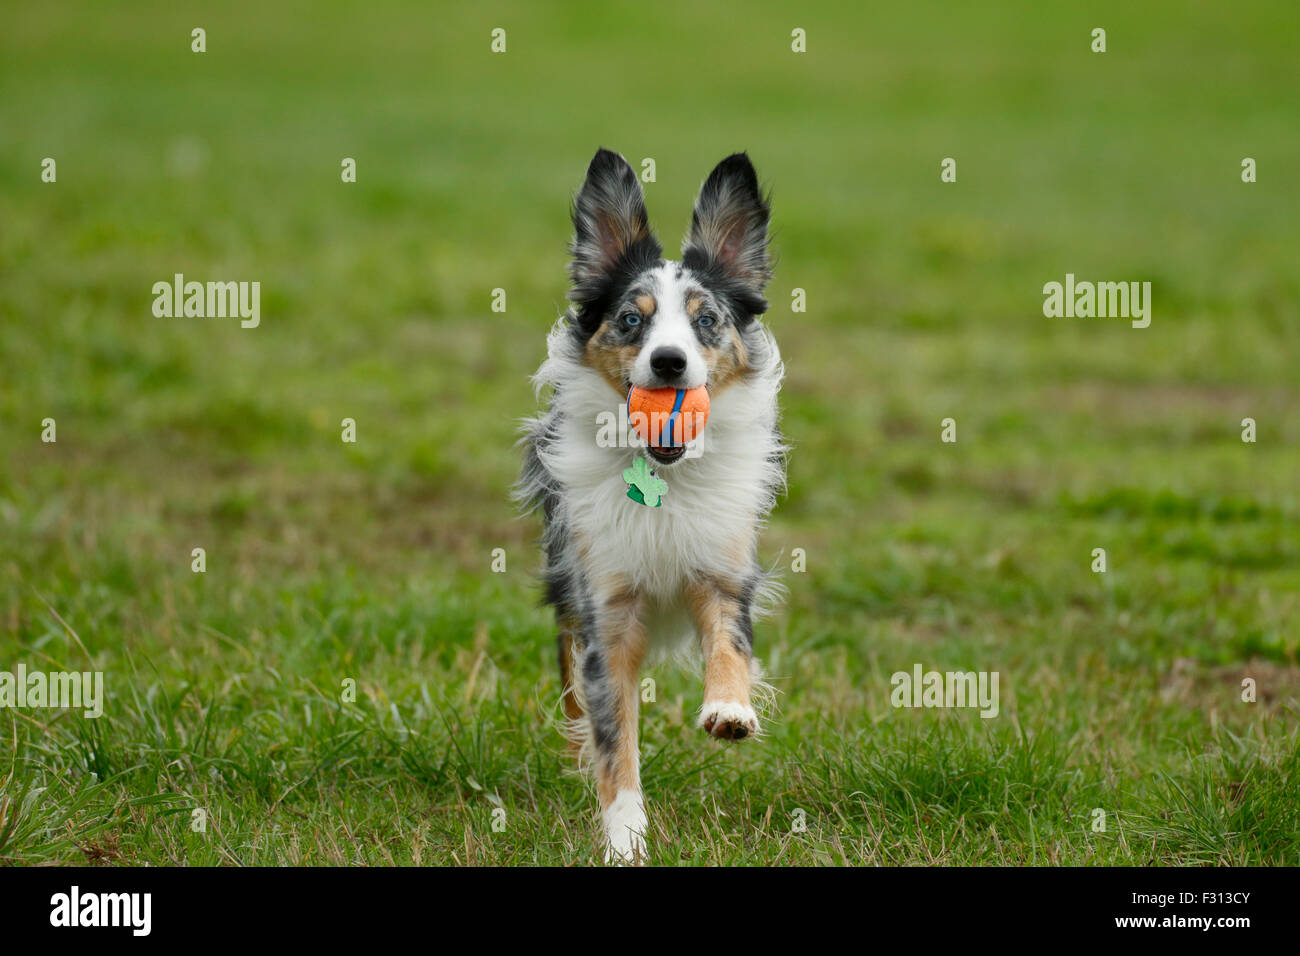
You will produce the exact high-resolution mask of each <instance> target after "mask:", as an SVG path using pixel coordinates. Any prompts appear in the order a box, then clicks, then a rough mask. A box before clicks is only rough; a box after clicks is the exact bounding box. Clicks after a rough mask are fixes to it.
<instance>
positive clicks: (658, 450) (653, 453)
mask: <svg viewBox="0 0 1300 956" xmlns="http://www.w3.org/2000/svg"><path fill="white" fill-rule="evenodd" d="M646 451H648V452H650V457H651V458H653V459H654V460H655V461H657V462H659V464H661V465H671V464H672V463H673V462H675V461H677V460H678V459H679V458H681V457H682V455H684V454H686V446H685V445H673V446H671V447H666V448H665V447H662V446H660V445H646Z"/></svg>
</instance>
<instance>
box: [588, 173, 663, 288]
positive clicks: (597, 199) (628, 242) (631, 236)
mask: <svg viewBox="0 0 1300 956" xmlns="http://www.w3.org/2000/svg"><path fill="white" fill-rule="evenodd" d="M570 251H571V252H572V253H573V261H572V263H570V265H569V272H570V274H571V275H572V276H573V292H572V294H571V295H570V298H572V299H573V301H574V302H577V303H579V304H581V305H589V304H592V303H593V302H594V301H596V300H598V299H600V298H601V297H602V296H603V294H604V293H605V291H606V290H607V288H608V285H609V280H610V279H611V278H612V277H613V276H615V275H616V274H619V273H621V272H625V271H630V270H631V269H632V268H640V267H645V266H648V265H649V264H651V263H653V262H655V261H657V260H658V259H659V256H660V253H662V252H663V248H662V247H661V246H660V245H659V241H658V240H657V239H655V237H654V234H653V233H652V232H651V231H650V218H649V216H647V215H646V210H645V197H644V196H643V195H642V193H641V182H640V180H638V179H637V176H636V173H635V172H633V171H632V167H631V166H629V165H628V162H627V160H626V159H624V158H623V157H622V156H620V155H619V154H618V153H615V152H611V151H610V150H608V149H599V150H597V151H596V155H595V156H594V157H593V158H592V160H591V165H590V166H588V167H587V180H586V182H584V183H583V184H582V188H581V189H580V190H578V195H577V197H576V198H575V199H574V201H573V245H572V246H571V248H570Z"/></svg>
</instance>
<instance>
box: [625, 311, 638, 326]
mask: <svg viewBox="0 0 1300 956" xmlns="http://www.w3.org/2000/svg"><path fill="white" fill-rule="evenodd" d="M623 324H624V325H626V326H627V327H628V328H629V329H633V328H636V327H637V326H638V325H640V324H641V316H640V315H639V314H638V313H636V312H625V313H624V314H623Z"/></svg>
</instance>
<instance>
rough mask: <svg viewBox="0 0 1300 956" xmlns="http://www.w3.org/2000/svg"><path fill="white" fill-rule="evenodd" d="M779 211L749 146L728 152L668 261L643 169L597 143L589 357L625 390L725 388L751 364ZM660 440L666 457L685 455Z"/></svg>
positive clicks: (583, 239)
mask: <svg viewBox="0 0 1300 956" xmlns="http://www.w3.org/2000/svg"><path fill="white" fill-rule="evenodd" d="M770 216H771V213H770V209H769V207H768V203H767V201H766V200H765V198H764V197H763V195H762V193H760V191H759V186H758V176H757V174H756V173H755V172H754V166H753V164H752V163H750V161H749V157H748V156H747V155H745V154H744V153H736V154H735V155H732V156H728V157H727V158H726V159H724V160H723V161H722V162H721V163H719V164H718V165H717V167H716V168H715V169H714V170H713V172H712V173H710V174H709V178H708V179H706V180H705V182H704V185H703V186H702V187H701V189H700V194H699V198H697V199H696V201H695V212H694V215H693V216H692V218H691V228H690V232H689V234H688V235H687V237H686V240H685V242H684V243H683V245H682V259H681V261H680V262H671V261H665V260H664V259H663V258H662V257H661V253H662V251H663V249H662V247H661V246H660V245H659V241H658V240H657V239H656V238H655V236H654V233H653V232H651V230H650V221H649V217H648V216H647V215H646V208H645V198H644V196H643V195H642V192H641V183H640V181H639V180H638V178H637V176H636V173H635V172H633V170H632V167H631V166H629V165H628V163H627V160H625V159H624V158H623V157H622V156H620V155H618V154H617V153H613V152H610V151H609V150H607V149H602V150H599V151H598V152H597V153H596V155H595V157H594V158H593V159H592V161H591V165H590V166H589V167H588V169H587V179H586V182H584V183H583V185H582V188H581V189H580V190H579V191H578V195H577V198H576V199H575V200H574V206H573V227H574V238H573V246H572V253H573V261H572V264H571V266H570V271H571V274H572V276H573V289H572V291H571V292H570V294H569V298H570V299H571V300H572V301H573V304H574V315H575V317H576V321H575V322H574V323H573V334H574V335H576V336H577V337H578V339H579V341H580V342H581V344H582V360H583V362H585V363H586V364H587V365H589V366H590V367H591V368H593V369H595V370H596V371H598V372H599V373H600V374H601V375H602V376H604V378H605V379H606V380H607V381H608V382H609V384H610V386H611V387H612V388H614V389H615V390H616V391H617V392H618V393H620V394H622V395H626V394H627V389H628V387H629V386H631V385H638V386H641V387H643V388H695V387H698V386H701V385H703V386H707V387H708V388H709V390H710V392H711V393H712V394H714V395H716V394H717V393H718V392H720V391H721V390H723V389H725V388H726V387H727V386H728V385H731V384H733V383H734V382H736V381H738V380H740V379H742V378H743V377H745V376H746V375H747V374H749V373H751V372H753V371H754V368H755V366H754V364H753V360H754V358H755V355H754V353H755V352H756V351H758V350H761V348H762V347H763V337H762V336H763V333H762V332H761V330H760V329H759V328H758V322H757V321H756V320H757V318H758V317H759V316H760V315H762V314H763V313H764V312H766V311H767V300H765V299H764V298H763V288H764V286H765V285H766V284H767V281H768V279H769V278H770V268H771V265H770V261H769V258H768V221H769V219H770ZM650 450H651V453H652V454H654V455H655V457H656V458H658V459H660V460H661V461H664V462H666V461H670V460H674V459H675V458H676V457H678V456H679V455H680V449H656V448H652V449H650Z"/></svg>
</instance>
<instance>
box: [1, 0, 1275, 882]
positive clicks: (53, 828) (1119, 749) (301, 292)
mask: <svg viewBox="0 0 1300 956" xmlns="http://www.w3.org/2000/svg"><path fill="white" fill-rule="evenodd" d="M442 6H443V7H445V9H444V8H440V9H437V10H436V11H435V10H432V9H430V8H429V7H428V6H427V5H419V4H410V5H404V4H398V3H393V2H387V3H385V2H380V3H376V4H370V5H368V6H367V7H366V11H365V13H364V14H362V13H359V12H356V11H355V10H351V9H349V8H345V7H344V6H343V5H341V4H338V5H332V4H331V5H322V4H312V5H306V4H302V5H297V6H294V7H290V8H287V9H286V8H284V7H282V6H281V5H269V4H233V5H224V6H223V7H221V8H220V9H213V10H200V8H198V7H197V6H196V7H194V8H187V7H186V6H184V5H180V6H177V5H157V4H143V3H140V4H113V5H111V7H105V6H104V5H102V4H90V3H85V4H48V5H43V6H36V7H27V8H24V9H23V10H22V11H21V13H12V14H11V15H10V16H9V17H7V18H6V19H7V23H6V28H5V29H4V30H2V31H0V449H2V453H0V670H12V669H14V668H15V667H16V665H17V664H18V663H19V662H22V663H25V664H26V665H27V666H28V667H29V668H32V669H44V670H62V669H74V668H75V669H91V668H93V669H98V670H102V671H104V672H105V681H106V687H107V694H108V700H107V703H106V713H105V715H104V716H103V717H102V718H100V719H99V720H97V721H95V720H84V719H82V718H81V717H80V716H78V715H76V714H74V713H72V712H66V711H57V710H14V709H5V710H0V862H6V863H21V864H35V863H51V862H56V863H76V862H85V861H87V860H90V861H106V862H114V863H131V864H191V865H207V864H223V865H224V864H298V863H302V864H320V863H325V864H349V865H351V864H357V863H362V864H384V863H399V864H405V863H422V864H429V863H438V864H570V863H579V864H584V863H590V862H593V861H596V860H598V859H599V847H598V842H597V828H596V813H595V809H594V808H595V803H594V796H593V795H592V793H591V790H590V786H589V785H588V784H587V783H586V782H584V781H583V779H582V778H580V777H577V776H575V775H573V774H572V773H570V772H569V770H568V768H569V761H568V759H567V757H566V756H565V755H564V753H563V746H562V742H561V738H560V736H559V734H558V733H557V731H556V713H557V706H558V694H559V688H558V685H557V675H556V673H555V668H554V664H553V656H554V655H553V646H554V645H553V631H552V624H551V622H550V619H549V615H548V614H547V612H545V611H543V610H541V609H539V608H538V607H537V605H536V602H537V598H538V589H537V586H536V580H535V572H536V568H537V563H538V562H537V558H536V556H535V553H534V550H533V546H532V541H533V539H534V538H535V536H536V535H537V533H538V530H539V528H538V526H537V523H536V522H535V521H534V520H531V519H520V518H518V517H516V516H515V514H514V513H513V511H512V509H511V506H510V504H509V502H508V491H509V486H510V484H511V482H512V480H513V477H514V475H515V472H516V468H517V454H516V452H515V450H514V448H513V447H512V443H513V440H514V437H515V427H516V426H515V421H516V419H517V418H519V417H520V416H522V415H525V414H527V413H529V412H530V411H531V409H532V408H533V399H532V393H531V387H530V385H529V383H528V375H529V374H530V373H531V372H532V371H533V369H534V368H535V367H536V366H537V364H538V363H539V362H540V360H541V358H542V354H543V341H542V339H543V335H544V333H545V330H546V329H547V327H548V326H549V325H550V323H551V322H552V321H553V320H554V318H555V317H556V315H557V314H558V310H559V309H560V308H561V306H562V301H563V296H564V291H565V284H564V273H563V270H564V265H565V259H564V245H565V242H566V239H567V232H568V225H567V221H566V212H567V208H566V203H567V200H568V198H569V196H570V195H571V193H572V191H573V190H574V189H575V188H576V186H577V185H578V183H579V180H580V177H581V173H582V171H583V169H584V165H585V163H586V161H587V160H588V159H589V158H590V155H591V153H592V152H593V151H594V149H595V147H596V146H597V145H602V144H603V145H607V146H610V147H613V148H617V149H619V150H620V151H622V152H623V153H624V154H625V155H627V156H628V157H629V158H630V159H632V160H633V162H634V163H637V164H638V165H639V160H640V159H641V158H642V157H647V156H650V157H654V158H655V160H656V162H657V171H658V181H657V182H655V183H652V184H649V185H647V200H648V203H649V206H650V211H651V215H652V218H653V219H654V220H655V222H656V225H657V227H658V229H659V232H660V235H661V236H662V237H664V239H665V241H666V244H668V245H671V242H672V241H673V240H675V239H676V237H677V236H679V235H680V233H681V231H682V230H683V229H684V226H685V224H686V219H687V215H688V212H689V208H690V202H691V199H692V198H693V194H694V190H695V189H696V188H697V187H698V184H699V182H700V180H701V179H702V178H703V176H704V175H705V174H706V173H707V171H708V169H709V168H710V167H711V165H712V163H714V162H716V161H717V160H718V159H719V158H721V157H722V156H723V155H725V154H726V153H728V152H730V151H732V150H734V149H738V148H744V149H748V150H749V151H750V153H751V155H752V156H753V157H754V159H755V161H756V163H757V164H758V167H759V170H760V173H761V174H762V175H763V176H764V178H765V179H766V180H767V181H769V182H770V183H771V184H772V186H773V187H774V190H775V226H776V234H777V236H776V246H777V249H778V252H779V255H780V262H779V266H778V271H777V278H776V280H775V282H774V284H773V286H772V287H771V289H770V290H769V293H770V295H769V297H770V299H771V301H772V303H773V309H772V312H771V314H770V323H771V325H772V327H773V328H774V330H775V332H776V334H777V335H778V337H779V339H780V340H781V342H782V346H783V351H784V354H785V356H786V359H787V368H788V381H787V386H786V388H785V390H784V391H783V393H782V394H783V402H784V408H785V427H786V431H787V432H788V435H789V437H790V439H791V440H792V442H793V444H794V446H795V450H794V452H793V455H792V458H791V469H790V476H791V481H790V492H789V495H788V497H787V498H786V499H785V500H784V501H783V502H782V504H781V505H780V507H779V508H778V510H777V513H776V515H775V517H774V519H773V521H772V524H771V527H770V529H769V531H768V533H767V535H766V537H765V542H764V553H765V555H766V556H767V557H768V558H769V559H771V560H775V561H779V562H780V564H781V565H782V566H784V567H786V568H788V566H789V563H790V556H791V554H792V552H793V549H795V548H803V549H804V550H805V551H806V554H807V571H806V573H802V574H795V573H787V574H786V575H785V580H786V583H787V584H788V585H789V587H790V598H789V601H788V603H787V605H786V607H785V608H784V609H783V610H782V611H781V612H780V613H779V614H778V615H777V616H776V617H775V618H774V619H773V620H772V621H770V622H767V623H765V624H763V625H761V626H760V628H759V633H758V644H759V647H760V654H761V655H762V656H763V657H764V659H765V660H766V662H767V664H768V669H769V671H770V672H771V674H772V676H773V681H774V683H775V685H776V686H777V688H778V689H779V691H780V698H779V706H778V710H777V712H776V714H775V715H774V716H773V717H772V719H771V720H770V721H769V724H768V729H769V735H768V736H767V738H766V739H765V740H763V741H760V742H747V743H746V744H744V745H741V746H738V747H729V746H724V745H721V744H718V743H715V742H712V741H709V740H706V739H705V738H703V737H702V736H701V735H700V733H699V732H698V731H697V730H695V729H694V727H693V720H692V719H693V716H694V713H695V711H696V709H697V708H698V706H699V702H700V687H699V682H698V680H697V679H695V678H694V677H693V676H692V675H689V674H681V673H676V672H673V671H670V670H662V671H656V672H654V673H653V674H652V675H650V676H653V677H654V678H655V680H656V681H657V685H658V687H657V700H656V702H655V703H653V704H650V705H647V706H646V708H645V712H644V715H643V720H642V728H643V761H644V783H645V787H646V791H647V798H648V802H649V809H650V814H651V820H652V826H653V828H654V832H653V840H652V846H651V852H652V859H653V862H656V863H676V864H773V863H782V864H841V863H850V864H857V863H888V864H914V863H938V864H1145V863H1158V864H1201V863H1221V864H1222V863H1227V864H1261V863H1262V864H1283V863H1285V864H1290V865H1295V864H1297V863H1300V810H1298V803H1297V799H1296V794H1297V792H1298V791H1300V766H1298V761H1300V757H1298V755H1297V754H1298V752H1300V736H1298V731H1297V716H1298V713H1297V711H1298V706H1297V695H1298V692H1300V667H1298V666H1297V645H1298V644H1300V632H1298V631H1297V627H1296V622H1297V620H1300V493H1298V491H1297V489H1298V488H1300V484H1298V483H1297V477H1298V476H1300V415H1298V414H1297V410H1298V409H1300V387H1298V386H1297V381H1298V380H1300V378H1298V376H1297V371H1296V369H1297V365H1298V364H1300V310H1298V309H1297V302H1298V301H1300V279H1297V277H1296V272H1295V263H1296V262H1297V261H1300V234H1298V233H1297V232H1296V229H1295V223H1296V221H1297V219H1298V218H1300V203H1298V202H1297V193H1296V190H1295V184H1294V170H1295V169H1297V168H1298V167H1300V127H1297V125H1296V123H1295V110H1294V104H1295V102H1296V93H1297V89H1296V74H1295V55H1294V39H1293V38H1294V36H1295V30H1296V27H1297V23H1298V21H1300V17H1298V16H1297V14H1296V12H1295V9H1294V6H1293V5H1291V4H1287V3H1283V2H1277V3H1262V2H1260V3H1250V4H1247V5H1246V7H1245V8H1243V7H1241V6H1240V5H1237V6H1235V7H1228V6H1224V5H1222V4H1218V3H1212V2H1208V0H1206V2H1195V3H1181V2H1180V3H1174V2H1161V3H1154V4H1146V5H1142V6H1141V7H1135V6H1134V5H1132V4H1128V3H1106V4H1100V5H1096V9H1093V10H1090V11H1088V12H1087V13H1086V14H1085V13H1082V12H1079V13H1067V12H1062V11H1058V10H1056V9H1054V8H1050V5H1042V4H1034V3H1029V2H1024V3H1019V2H1015V3H1012V2H1008V3H1001V4H997V5H971V8H969V9H968V8H967V6H963V5H953V4H946V3H937V2H933V3H927V2H922V3H913V4H909V5H906V6H904V7H897V8H881V9H879V10H872V9H867V8H865V7H863V6H862V5H860V4H851V3H844V4H842V5H839V6H837V7H836V8H834V9H830V10H825V11H823V12H815V13H808V14H805V13H791V12H790V8H789V6H788V5H785V4H776V3H751V4H746V5H745V6H744V11H745V12H744V13H743V14H738V13H736V12H735V11H734V10H731V9H727V8H725V7H724V6H720V5H712V4H699V3H671V2H669V3H663V2H661V3H657V4H641V5H623V4H619V5H595V4H592V5H590V6H589V8H587V9H578V10H574V9H563V10H544V9H542V7H541V5H535V4H524V3H499V4H492V5H489V6H486V7H484V6H482V5H479V6H475V5H442ZM977 7H978V8H977ZM194 26H203V27H205V28H206V29H207V31H208V52H207V53H206V54H203V55H201V56H200V55H195V54H192V53H190V52H189V31H190V30H191V29H192V28H193V27H194ZM497 26H501V27H505V28H506V29H507V31H508V34H507V36H508V44H509V47H508V52H507V53H506V54H505V55H503V56H493V55H492V54H490V53H489V51H488V43H489V32H490V30H491V29H492V28H493V27H497ZM795 26H801V27H804V28H805V29H807V31H808V37H809V41H808V42H809V52H808V53H807V54H804V55H795V54H792V53H791V52H790V48H789V36H790V30H791V29H792V28H793V27H795ZM1095 26H1104V27H1105V28H1107V30H1108V45H1109V52H1107V53H1106V54H1104V55H1100V54H1092V53H1090V52H1089V50H1088V44H1089V31H1090V30H1091V29H1092V28H1093V27H1095ZM46 156H52V157H54V158H56V160H57V162H58V182H57V183H56V184H52V185H51V184H45V183H42V182H40V179H39V172H40V162H41V159H42V158H43V157H46ZM344 156H352V157H355V158H356V159H357V161H358V170H359V181H358V182H357V183H356V184H355V185H346V186H345V185H343V184H342V183H340V182H339V162H340V160H341V158H342V157H344ZM946 156H953V157H955V158H956V159H957V161H958V181H957V183H955V184H943V183H941V182H940V181H939V162H940V160H941V159H942V158H943V157H946ZM1245 156H1251V157H1254V158H1255V159H1256V160H1257V161H1258V163H1259V181H1258V182H1257V183H1255V184H1253V185H1247V184H1243V183H1242V182H1241V181H1240V177H1239V173H1240V163H1241V159H1242V158H1243V157H1245ZM175 272H184V273H185V274H186V275H187V276H189V277H191V278H197V279H200V280H205V279H247V280H253V279H256V280H259V281H261V282H262V287H263V296H262V324H261V327H260V328H258V329H255V330H242V329H240V328H239V326H238V322H236V321H231V320H219V319H188V320H185V319H171V320H167V319H155V318H154V317H153V316H152V314H151V311H150V305H151V302H152V296H151V294H150V287H151V286H152V284H153V283H154V282H156V281H159V280H163V279H168V278H169V277H170V276H171V275H172V274H173V273H175ZM1066 272H1073V273H1075V274H1076V275H1077V276H1079V277H1080V278H1081V279H1082V278H1089V279H1136V280H1150V281H1152V282H1153V284H1154V312H1153V320H1152V324H1151V327H1150V328H1148V329H1145V330H1135V329H1131V328H1129V326H1128V324H1127V323H1126V322H1122V321H1113V320H1111V321H1101V320H1091V321H1090V320H1049V319H1046V318H1044V317H1043V315H1042V311H1041V306H1042V295H1041V292H1040V290H1041V288H1042V285H1043V284H1044V283H1045V282H1048V281H1053V280H1056V281H1060V280H1061V279H1062V277H1063V276H1064V274H1065V273H1066ZM498 287H500V288H504V289H506V290H507V292H508V296H509V298H508V311H507V312H506V313H505V314H494V313H492V312H491V311H490V308H489V305H490V297H491V290H492V289H494V288H498ZM794 288H803V289H805V290H807V295H808V302H809V309H808V312H807V313H804V314H793V313H792V312H791V310H790V301H791V298H790V297H791V290H792V289H794ZM947 416H953V417H955V418H956V419H957V421H958V442H957V443H956V444H952V445H949V444H942V443H940V441H939V423H940V420H941V419H943V418H945V417H947ZM1247 416H1249V417H1252V418H1255V419H1256V420H1257V422H1258V428H1259V441H1258V442H1257V443H1255V444H1244V443H1243V442H1242V441H1241V440H1240V438H1239V432H1240V424H1239V423H1240V421H1241V419H1242V418H1244V417H1247ZM46 417H52V418H55V419H56V420H57V423H58V424H57V428H58V441H57V443H56V444H45V443H42V442H41V441H40V431H41V421H42V419H44V418H46ZM344 417H351V418H354V419H355V420H356V421H357V424H358V435H359V441H358V443H357V444H356V445H344V444H343V443H342V442H341V441H340V440H339V427H338V425H339V422H340V420H341V419H343V418H344ZM195 547H204V548H205V549H206V551H207V572H206V573H205V574H201V575H200V574H194V573H192V572H191V570H190V561H191V558H190V552H191V549H193V548H195ZM1096 547H1104V548H1105V549H1106V551H1107V556H1108V562H1109V570H1108V572H1107V573H1106V574H1104V575H1101V574H1093V573H1091V571H1090V570H1089V565H1090V563H1091V551H1092V549H1093V548H1096ZM494 548H504V549H505V551H506V554H507V561H508V566H507V571H506V573H504V574H493V573H490V571H489V568H490V563H491V560H492V551H493V549H494ZM916 662H920V663H922V664H924V665H925V666H926V667H927V668H933V669H939V670H971V669H979V670H996V671H998V672H999V673H1000V675H1001V689H1002V709H1001V713H1000V715H999V716H998V717H997V718H996V719H993V720H981V719H980V718H979V717H978V716H976V715H975V714H973V713H956V712H951V711H907V710H895V709H893V708H891V707H890V705H889V692H890V685H889V676H890V674H891V673H893V672H895V671H898V670H910V669H911V666H912V665H913V664H914V663H916ZM1247 676H1250V677H1253V678H1255V679H1256V680H1257V682H1258V688H1259V690H1258V700H1257V702H1255V703H1243V702H1242V701H1241V700H1240V684H1241V680H1242V678H1243V677H1247ZM348 680H352V681H355V683H356V688H357V694H356V699H355V701H352V702H344V701H343V700H342V699H341V689H342V687H343V686H344V682H345V681H348ZM195 808H202V809H204V810H205V811H206V812H207V814H208V826H207V829H206V832H204V833H197V832H194V831H193V830H192V829H191V820H192V811H193V810H194V809H195ZM498 808H500V809H504V811H505V817H504V820H505V827H504V830H503V831H500V832H498V831H496V830H494V829H493V826H492V823H493V811H494V810H495V809H498ZM1095 809H1103V810H1105V811H1106V813H1107V828H1106V831H1105V832H1104V833H1098V832H1093V830H1092V826H1091V824H1092V820H1093V811H1094V810H1095ZM798 811H802V818H803V819H804V820H806V829H805V830H804V831H803V832H794V828H793V827H792V821H793V820H794V819H795V818H796V816H798V815H799V814H798Z"/></svg>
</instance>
